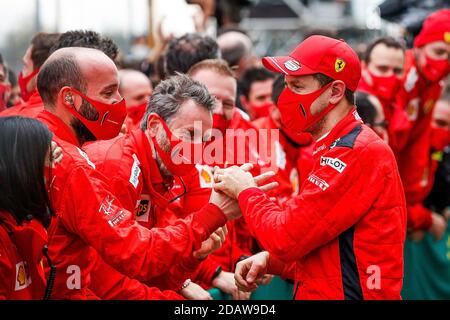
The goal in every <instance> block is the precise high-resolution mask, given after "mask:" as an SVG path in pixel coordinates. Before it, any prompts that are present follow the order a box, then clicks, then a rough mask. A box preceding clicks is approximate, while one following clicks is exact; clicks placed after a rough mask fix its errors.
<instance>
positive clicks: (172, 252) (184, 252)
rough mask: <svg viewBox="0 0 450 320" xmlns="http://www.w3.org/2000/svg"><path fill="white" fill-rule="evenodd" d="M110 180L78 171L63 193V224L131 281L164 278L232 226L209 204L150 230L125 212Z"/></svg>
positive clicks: (72, 176)
mask: <svg viewBox="0 0 450 320" xmlns="http://www.w3.org/2000/svg"><path fill="white" fill-rule="evenodd" d="M105 181H106V179H105V178H104V177H103V175H102V174H101V173H99V172H98V171H96V170H93V169H91V168H90V167H81V166H80V167H76V168H75V169H73V170H72V172H71V173H70V175H69V176H68V178H67V181H66V184H65V188H64V190H63V193H62V195H61V198H62V199H64V200H63V201H62V205H61V208H59V209H60V210H59V212H60V214H61V220H62V221H63V223H64V225H65V227H66V228H67V229H68V230H69V231H70V232H73V233H76V234H78V235H79V236H80V237H81V238H82V239H83V240H84V241H85V242H86V243H87V244H89V245H90V246H91V247H92V248H94V249H95V250H96V251H97V252H98V253H99V255H100V256H101V257H102V258H103V259H104V260H105V262H106V263H108V264H110V265H111V266H113V267H114V268H115V269H116V270H117V271H119V272H121V273H123V274H124V275H127V276H129V277H130V278H135V279H138V280H141V281H145V280H149V279H151V278H152V277H154V276H157V275H158V274H162V273H163V272H164V271H166V270H167V269H168V268H169V267H170V266H172V265H174V264H175V263H176V261H179V259H180V258H183V257H188V256H190V255H191V253H192V252H193V251H195V250H197V249H198V248H200V246H201V243H202V242H203V241H204V240H206V239H207V238H208V237H209V235H210V234H211V233H212V232H214V230H216V229H217V228H218V227H220V226H222V225H224V224H225V222H226V217H225V215H224V214H223V213H222V211H221V210H220V209H219V208H218V207H217V206H215V205H212V204H208V205H206V206H205V207H204V208H203V209H202V210H200V211H198V212H196V213H194V214H192V215H190V216H189V217H187V218H186V219H183V220H181V219H180V220H177V221H176V223H175V224H174V225H172V226H169V227H166V228H154V229H151V230H149V229H147V228H144V227H142V226H140V225H139V224H138V223H137V222H136V221H135V220H134V219H133V216H132V215H133V214H132V213H130V212H129V211H127V210H125V209H123V208H122V205H121V204H120V202H119V201H118V200H117V199H116V198H115V196H114V195H113V194H112V193H111V192H110V191H109V190H110V189H109V186H108V184H107V183H106V182H105ZM161 257H164V259H161Z"/></svg>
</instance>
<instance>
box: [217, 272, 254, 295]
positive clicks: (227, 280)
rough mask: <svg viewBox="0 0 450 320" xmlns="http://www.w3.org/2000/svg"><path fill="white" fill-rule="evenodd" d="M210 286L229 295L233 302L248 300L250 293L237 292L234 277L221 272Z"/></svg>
mask: <svg viewBox="0 0 450 320" xmlns="http://www.w3.org/2000/svg"><path fill="white" fill-rule="evenodd" d="M212 285H213V286H214V287H215V288H218V289H220V290H221V291H223V292H225V293H228V294H230V295H231V297H232V298H233V300H249V299H250V293H248V292H239V289H238V288H237V286H236V282H235V280H234V275H233V273H231V272H225V271H222V272H221V273H220V274H219V275H218V276H217V277H216V278H214V280H213V282H212Z"/></svg>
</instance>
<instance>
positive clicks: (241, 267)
mask: <svg viewBox="0 0 450 320" xmlns="http://www.w3.org/2000/svg"><path fill="white" fill-rule="evenodd" d="M268 265H269V253H268V252H267V251H262V252H260V253H257V254H255V255H253V256H251V257H249V258H247V259H245V260H242V261H240V262H239V263H238V264H237V265H236V271H235V272H234V280H235V281H236V286H237V287H238V288H239V290H241V291H244V292H249V291H255V290H256V289H257V288H258V284H257V283H261V282H262V281H263V279H264V275H265V274H266V273H267V266H268Z"/></svg>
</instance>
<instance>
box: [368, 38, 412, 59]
mask: <svg viewBox="0 0 450 320" xmlns="http://www.w3.org/2000/svg"><path fill="white" fill-rule="evenodd" d="M379 44H384V45H385V46H386V47H388V48H394V49H399V50H402V51H405V48H404V47H403V46H402V45H401V43H400V42H398V41H397V40H395V39H394V38H391V37H383V38H378V39H376V40H375V41H373V42H371V43H370V44H369V46H368V47H367V49H366V53H365V54H364V62H365V63H369V62H370V56H371V55H372V51H373V49H374V48H375V47H376V46H377V45H379Z"/></svg>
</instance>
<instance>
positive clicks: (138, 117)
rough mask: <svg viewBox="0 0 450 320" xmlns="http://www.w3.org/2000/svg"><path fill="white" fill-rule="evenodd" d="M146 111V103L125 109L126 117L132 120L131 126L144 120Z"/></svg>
mask: <svg viewBox="0 0 450 320" xmlns="http://www.w3.org/2000/svg"><path fill="white" fill-rule="evenodd" d="M146 109H147V102H144V103H142V104H139V105H135V106H131V107H127V113H128V117H129V118H130V119H131V120H133V124H137V123H139V122H140V121H142V118H144V114H145V110H146Z"/></svg>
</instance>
